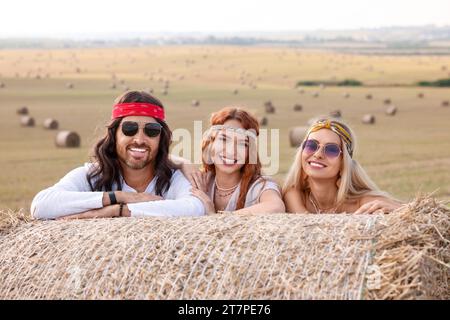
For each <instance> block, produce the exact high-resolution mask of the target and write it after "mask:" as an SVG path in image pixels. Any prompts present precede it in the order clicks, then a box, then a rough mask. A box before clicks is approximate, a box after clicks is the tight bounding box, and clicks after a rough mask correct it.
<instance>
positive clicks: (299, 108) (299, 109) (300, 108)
mask: <svg viewBox="0 0 450 320" xmlns="http://www.w3.org/2000/svg"><path fill="white" fill-rule="evenodd" d="M302 110H303V106H302V105H301V104H296V105H294V111H302Z"/></svg>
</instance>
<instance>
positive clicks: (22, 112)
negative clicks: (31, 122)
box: [16, 106, 29, 115]
mask: <svg viewBox="0 0 450 320" xmlns="http://www.w3.org/2000/svg"><path fill="white" fill-rule="evenodd" d="M16 112H17V114H20V115H27V114H28V113H29V112H28V108H27V107H26V106H23V107H20V108H19V109H17V111H16Z"/></svg>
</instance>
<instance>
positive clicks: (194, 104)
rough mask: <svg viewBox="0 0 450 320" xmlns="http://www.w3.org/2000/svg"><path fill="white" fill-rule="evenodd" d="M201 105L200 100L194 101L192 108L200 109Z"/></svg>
mask: <svg viewBox="0 0 450 320" xmlns="http://www.w3.org/2000/svg"><path fill="white" fill-rule="evenodd" d="M199 105H200V101H198V100H192V102H191V106H193V107H198V106H199Z"/></svg>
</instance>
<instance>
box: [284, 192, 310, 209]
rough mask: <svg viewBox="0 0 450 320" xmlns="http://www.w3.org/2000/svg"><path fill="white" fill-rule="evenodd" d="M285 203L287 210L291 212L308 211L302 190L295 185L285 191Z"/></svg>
mask: <svg viewBox="0 0 450 320" xmlns="http://www.w3.org/2000/svg"><path fill="white" fill-rule="evenodd" d="M283 200H284V204H285V205H286V212H289V213H308V210H307V209H306V206H305V204H304V203H303V199H302V197H301V195H300V192H299V191H298V190H296V189H295V188H294V187H291V188H289V189H288V190H286V192H285V193H284V197H283Z"/></svg>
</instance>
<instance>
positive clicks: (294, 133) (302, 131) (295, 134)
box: [289, 126, 309, 148]
mask: <svg viewBox="0 0 450 320" xmlns="http://www.w3.org/2000/svg"><path fill="white" fill-rule="evenodd" d="M308 129H309V128H308V127H303V126H298V127H294V128H292V129H290V130H289V144H290V145H291V147H293V148H298V147H299V146H300V145H301V143H302V141H303V139H304V138H305V135H306V133H307V132H308Z"/></svg>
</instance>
